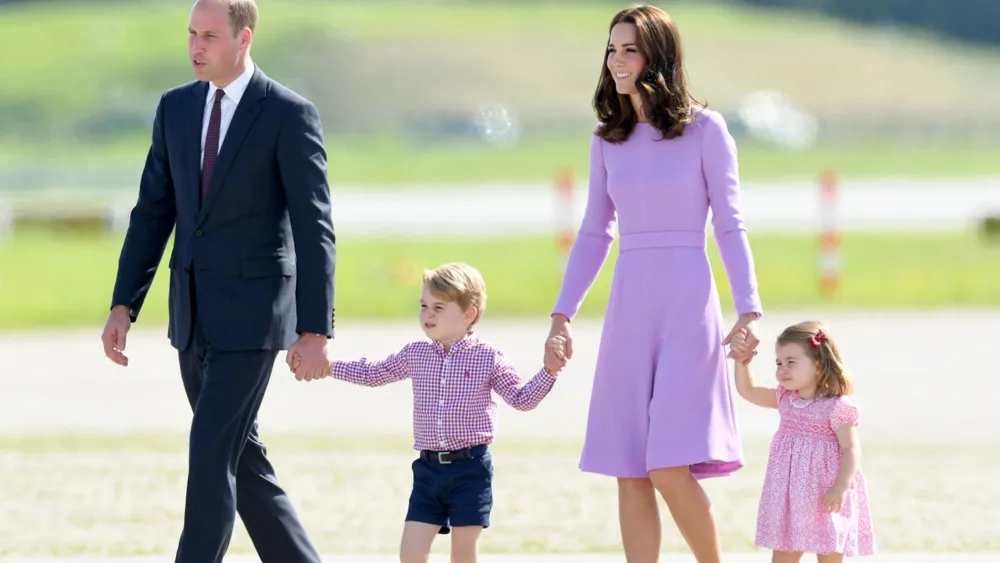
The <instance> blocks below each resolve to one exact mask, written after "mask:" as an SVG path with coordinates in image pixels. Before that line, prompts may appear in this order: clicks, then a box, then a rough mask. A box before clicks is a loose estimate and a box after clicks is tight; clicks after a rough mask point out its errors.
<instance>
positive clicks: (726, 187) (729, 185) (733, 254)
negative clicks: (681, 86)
mask: <svg viewBox="0 0 1000 563" xmlns="http://www.w3.org/2000/svg"><path fill="white" fill-rule="evenodd" d="M704 117H705V121H704V132H703V137H702V149H701V151H702V172H703V173H704V175H705V182H706V184H707V186H708V199H709V205H710V206H711V209H712V227H713V229H714V231H715V241H716V244H717V245H718V247H719V254H720V256H721V257H722V262H723V265H724V266H725V268H726V275H727V276H728V277H729V285H730V290H731V292H732V296H733V306H734V307H735V308H736V312H737V314H740V315H742V314H745V313H758V314H763V310H762V309H761V302H760V296H759V295H758V291H757V277H756V273H755V271H754V262H753V254H752V253H751V251H750V242H749V240H748V239H747V229H746V225H745V224H744V221H743V215H742V213H741V211H740V180H739V166H738V162H737V149H736V142H735V141H734V140H733V137H732V135H730V133H729V130H728V128H727V127H726V122H725V120H724V119H723V117H722V116H721V115H720V114H718V113H717V112H712V111H705V112H704Z"/></svg>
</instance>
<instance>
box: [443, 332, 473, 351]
mask: <svg viewBox="0 0 1000 563" xmlns="http://www.w3.org/2000/svg"><path fill="white" fill-rule="evenodd" d="M478 341H479V338H478V337H477V336H476V334H475V333H474V332H473V331H471V330H470V331H469V332H467V333H465V336H463V337H462V339H461V340H457V341H455V342H452V343H451V348H449V350H448V354H447V355H454V354H458V353H460V352H461V351H462V350H465V349H467V348H468V347H470V346H472V345H473V344H475V343H476V342H478ZM434 349H435V350H437V351H438V353H440V354H442V355H445V351H444V345H443V344H441V343H440V342H438V341H437V340H435V341H434Z"/></svg>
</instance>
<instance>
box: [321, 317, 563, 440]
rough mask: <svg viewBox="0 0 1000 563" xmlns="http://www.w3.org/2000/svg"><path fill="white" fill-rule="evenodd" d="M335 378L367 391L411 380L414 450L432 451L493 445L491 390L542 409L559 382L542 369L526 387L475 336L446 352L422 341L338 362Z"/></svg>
mask: <svg viewBox="0 0 1000 563" xmlns="http://www.w3.org/2000/svg"><path fill="white" fill-rule="evenodd" d="M331 375H332V376H333V377H334V378H336V379H340V380H343V381H348V382H350V383H355V384H358V385H365V386H368V387H379V386H382V385H388V384H389V383H393V382H396V381H402V380H404V379H407V378H409V379H410V380H412V382H413V437H414V449H417V450H431V451H452V450H459V449H463V448H468V447H472V446H477V445H479V444H489V443H492V442H493V437H494V426H495V424H496V411H497V405H496V402H495V401H494V400H493V395H492V391H496V393H497V394H498V395H500V396H501V397H503V400H504V401H505V402H506V403H507V404H509V405H510V406H512V407H514V408H515V409H518V410H522V411H527V410H531V409H533V408H535V407H536V406H538V404H539V403H540V402H541V401H542V399H543V398H545V396H546V395H548V393H549V391H550V390H551V389H552V385H553V384H554V383H555V380H556V378H555V376H554V375H552V374H551V373H549V372H548V370H546V369H545V368H542V369H541V370H539V371H538V373H536V374H535V376H534V377H532V378H531V380H529V381H528V382H527V383H524V384H522V382H521V378H520V376H518V374H517V371H516V370H515V369H514V366H513V365H512V364H511V362H510V360H508V359H507V358H506V357H505V356H504V354H503V352H501V351H500V350H499V349H497V348H494V347H493V346H491V345H490V344H488V343H486V342H483V341H482V340H480V339H479V338H478V337H476V336H475V335H474V334H469V335H467V336H466V337H465V338H463V339H462V340H459V341H458V342H455V343H454V344H452V345H451V346H450V349H449V350H448V352H447V353H445V351H444V347H443V346H442V345H441V344H440V343H438V342H432V341H429V340H422V341H416V342H411V343H409V344H407V345H406V346H404V347H403V349H402V350H400V351H399V352H396V353H393V354H390V355H389V356H387V357H386V358H385V359H383V360H381V361H372V360H369V359H367V358H361V359H360V360H355V361H336V362H334V364H333V368H332V370H331Z"/></svg>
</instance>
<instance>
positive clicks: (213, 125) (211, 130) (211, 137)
mask: <svg viewBox="0 0 1000 563" xmlns="http://www.w3.org/2000/svg"><path fill="white" fill-rule="evenodd" d="M225 95H226V92H225V91H223V90H222V89H221V88H220V89H218V90H216V91H215V103H214V104H212V115H211V116H209V118H208V133H207V134H206V135H205V156H204V160H203V162H202V164H201V199H202V200H203V201H204V199H205V194H206V193H208V183H209V182H211V181H212V172H213V171H214V170H215V157H217V156H218V155H219V128H220V127H221V126H222V97H223V96H225Z"/></svg>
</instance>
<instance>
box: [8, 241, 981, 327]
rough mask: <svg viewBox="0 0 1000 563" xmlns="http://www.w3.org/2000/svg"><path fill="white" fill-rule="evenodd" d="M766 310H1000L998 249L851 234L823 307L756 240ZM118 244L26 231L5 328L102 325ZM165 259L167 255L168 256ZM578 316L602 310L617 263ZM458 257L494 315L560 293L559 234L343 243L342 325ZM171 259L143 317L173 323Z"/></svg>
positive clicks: (780, 248) (13, 269) (395, 301)
mask: <svg viewBox="0 0 1000 563" xmlns="http://www.w3.org/2000/svg"><path fill="white" fill-rule="evenodd" d="M751 242H752V245H753V251H754V258H755V260H756V266H757V275H758V280H759V284H760V288H761V295H762V299H763V302H764V307H765V308H767V309H771V310H775V309H783V308H803V307H817V306H826V307H866V308H870V307H874V308H879V307H916V308H935V307H1000V284H997V283H996V280H997V279H1000V244H987V243H985V242H983V241H981V240H980V239H979V238H977V237H976V236H974V235H972V234H969V233H953V234H920V233H905V234H863V233H847V234H846V236H845V238H844V240H843V243H842V254H843V268H844V269H843V287H842V289H841V291H840V293H839V294H838V295H837V296H835V297H833V298H831V299H830V300H824V298H823V297H822V295H821V293H820V291H819V286H818V283H817V276H816V272H817V269H816V268H817V265H818V254H817V248H818V246H817V242H816V239H815V238H814V237H811V236H787V235H770V234H767V235H759V236H753V237H752V238H751ZM119 249H120V239H119V238H118V237H88V236H84V235H76V236H67V235H63V236H55V235H51V234H48V235H45V234H40V233H37V232H36V233H32V232H22V233H21V234H19V235H17V236H16V237H15V238H13V239H11V240H9V241H7V243H6V244H2V245H0V329H8V330H9V329H27V328H42V327H49V326H57V325H64V326H72V325H88V324H95V323H101V322H103V320H104V318H105V317H106V314H107V310H108V306H109V299H110V296H111V289H112V286H113V283H114V276H115V269H116V266H117V258H118V252H119ZM168 252H169V249H168ZM615 252H616V250H615V249H612V257H611V258H609V262H608V263H607V264H606V265H605V267H604V269H603V270H602V272H601V274H600V276H599V277H598V280H597V282H596V284H595V286H594V288H593V289H592V290H591V292H590V295H589V297H588V299H587V300H586V302H585V303H584V306H583V308H582V310H581V314H582V315H600V314H602V313H603V310H604V307H605V303H606V299H607V294H608V289H609V285H610V281H611V276H612V270H613V268H612V264H611V261H612V260H613V256H614V254H615ZM709 253H710V257H711V259H712V262H713V267H714V270H715V275H716V279H717V280H718V283H719V287H720V291H722V292H723V303H724V304H725V306H726V307H727V308H728V306H729V301H730V299H729V296H728V283H727V281H726V276H725V271H724V269H723V267H722V265H721V262H720V260H719V258H718V252H717V250H716V248H715V246H714V244H710V246H709ZM452 260H464V261H468V262H470V263H473V264H475V265H476V266H478V267H479V268H480V269H481V270H482V272H483V274H484V276H485V277H486V279H487V283H488V289H489V294H490V302H489V313H488V314H489V315H490V316H493V317H503V316H522V315H538V314H544V313H545V312H546V311H549V310H550V309H551V307H552V304H553V302H554V300H555V297H556V294H557V293H558V290H559V284H560V280H561V275H562V270H563V261H562V256H561V255H560V253H559V252H558V249H557V245H556V242H555V240H554V239H551V238H546V237H543V238H539V237H520V238H498V239H486V240H475V239H470V240H442V239H419V238H417V239H410V240H402V239H395V240H389V239H387V240H378V239H350V238H344V239H342V242H340V244H339V246H338V266H337V311H338V315H339V316H341V317H346V318H357V317H368V318H383V319H388V318H398V317H406V316H408V315H412V314H414V313H415V311H416V306H415V304H416V301H417V299H418V297H417V295H418V288H419V280H420V272H421V269H422V268H424V267H433V266H436V265H439V264H441V263H444V262H448V261H452ZM165 272H166V267H165V264H164V265H163V266H161V268H160V271H159V273H158V275H157V278H156V281H155V282H154V284H153V288H152V290H151V292H150V295H149V297H148V298H147V300H146V306H145V307H144V308H143V310H142V313H141V316H140V322H141V323H147V324H158V323H163V322H165V320H166V294H165V290H166V283H165V281H164V279H165V277H166V274H165Z"/></svg>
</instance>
